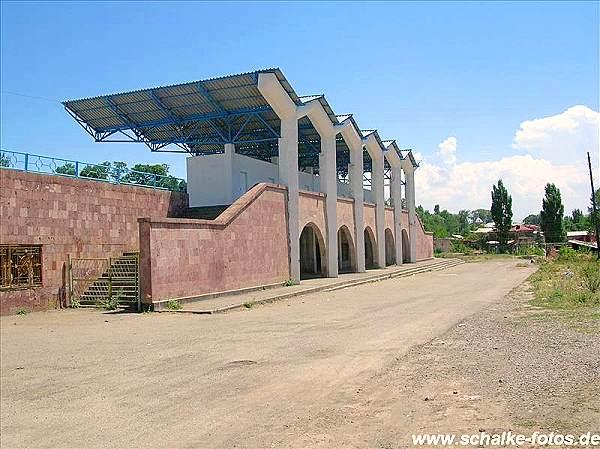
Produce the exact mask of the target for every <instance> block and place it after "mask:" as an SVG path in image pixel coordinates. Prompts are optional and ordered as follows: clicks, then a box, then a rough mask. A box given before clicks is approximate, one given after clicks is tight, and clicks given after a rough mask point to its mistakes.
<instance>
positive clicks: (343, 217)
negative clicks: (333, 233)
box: [337, 198, 356, 244]
mask: <svg viewBox="0 0 600 449" xmlns="http://www.w3.org/2000/svg"><path fill="white" fill-rule="evenodd" d="M344 225H345V226H347V227H348V229H349V230H350V235H351V236H352V241H353V243H354V244H356V235H355V234H356V232H355V229H354V200H350V199H347V198H338V200H337V227H338V229H340V228H341V227H342V226H344Z"/></svg>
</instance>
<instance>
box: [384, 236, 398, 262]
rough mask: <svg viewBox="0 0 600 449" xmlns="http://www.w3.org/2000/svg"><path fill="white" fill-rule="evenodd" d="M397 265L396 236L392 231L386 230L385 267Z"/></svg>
mask: <svg viewBox="0 0 600 449" xmlns="http://www.w3.org/2000/svg"><path fill="white" fill-rule="evenodd" d="M395 263H396V245H394V235H393V234H392V230H391V229H390V228H387V229H386V230H385V265H386V266H389V265H394V264H395Z"/></svg>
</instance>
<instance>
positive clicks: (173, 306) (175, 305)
mask: <svg viewBox="0 0 600 449" xmlns="http://www.w3.org/2000/svg"><path fill="white" fill-rule="evenodd" d="M181 307H182V306H181V303H180V302H179V301H178V300H177V299H169V300H168V301H167V309H168V310H180V309H181Z"/></svg>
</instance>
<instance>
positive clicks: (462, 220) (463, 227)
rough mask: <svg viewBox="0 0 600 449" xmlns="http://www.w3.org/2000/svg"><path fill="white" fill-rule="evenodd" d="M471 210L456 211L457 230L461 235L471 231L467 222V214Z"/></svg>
mask: <svg viewBox="0 0 600 449" xmlns="http://www.w3.org/2000/svg"><path fill="white" fill-rule="evenodd" d="M470 214H471V212H469V211H468V210H464V209H463V210H459V211H458V232H459V233H460V234H462V235H465V234H468V233H469V232H470V231H471V224H470V223H469V216H470Z"/></svg>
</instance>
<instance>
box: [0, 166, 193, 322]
mask: <svg viewBox="0 0 600 449" xmlns="http://www.w3.org/2000/svg"><path fill="white" fill-rule="evenodd" d="M185 207H187V195H186V194H185V193H178V192H167V191H162V190H153V189H148V188H144V187H133V186H125V185H114V184H110V183H105V182H101V181H92V180H83V179H76V178H68V177H62V176H54V175H45V174H39V173H27V172H21V171H17V170H9V169H0V221H1V226H0V244H27V245H40V244H41V245H42V258H43V260H42V264H43V265H42V267H43V271H42V283H43V286H42V287H41V288H36V289H30V290H13V291H0V314H10V313H14V312H15V311H16V310H17V309H19V308H24V309H27V310H43V309H47V308H49V307H54V306H56V304H57V301H58V298H59V293H60V289H61V288H62V287H63V285H64V276H65V272H64V267H65V263H66V261H67V254H71V256H73V257H108V256H111V255H112V256H114V255H118V254H121V253H122V252H124V251H137V250H138V224H137V219H138V217H145V216H153V217H170V216H176V215H177V214H178V213H179V212H180V211H181V210H182V209H183V208H185Z"/></svg>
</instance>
